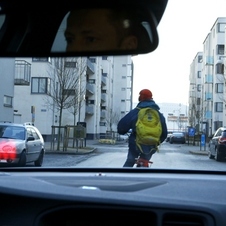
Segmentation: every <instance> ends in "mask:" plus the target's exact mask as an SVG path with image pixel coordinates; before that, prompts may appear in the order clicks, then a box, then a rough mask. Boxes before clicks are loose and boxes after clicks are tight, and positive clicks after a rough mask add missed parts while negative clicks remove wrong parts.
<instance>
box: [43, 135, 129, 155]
mask: <svg viewBox="0 0 226 226" xmlns="http://www.w3.org/2000/svg"><path fill="white" fill-rule="evenodd" d="M122 143H126V141H116V143H112V144H111V143H100V142H99V139H97V140H86V141H85V143H84V146H83V147H80V146H79V145H78V147H76V143H75V146H74V148H73V147H72V145H70V147H67V149H66V150H65V151H63V145H62V144H61V145H60V150H56V149H57V143H56V142H55V143H54V146H53V144H52V147H51V142H45V153H46V154H74V155H85V154H89V153H92V152H94V151H95V150H96V149H97V148H98V146H107V147H111V146H115V145H119V144H122Z"/></svg>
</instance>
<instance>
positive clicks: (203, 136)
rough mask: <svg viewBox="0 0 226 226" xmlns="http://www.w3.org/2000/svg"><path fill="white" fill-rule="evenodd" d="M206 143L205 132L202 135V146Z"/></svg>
mask: <svg viewBox="0 0 226 226" xmlns="http://www.w3.org/2000/svg"><path fill="white" fill-rule="evenodd" d="M205 144H206V136H205V134H202V135H201V146H205Z"/></svg>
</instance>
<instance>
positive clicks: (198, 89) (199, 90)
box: [197, 84, 202, 92]
mask: <svg viewBox="0 0 226 226" xmlns="http://www.w3.org/2000/svg"><path fill="white" fill-rule="evenodd" d="M201 90H202V85H201V84H198V85H197V91H198V92H201Z"/></svg>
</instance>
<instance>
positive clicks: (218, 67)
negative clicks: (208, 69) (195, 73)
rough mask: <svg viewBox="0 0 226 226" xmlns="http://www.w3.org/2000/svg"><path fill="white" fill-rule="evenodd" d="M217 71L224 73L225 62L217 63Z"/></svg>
mask: <svg viewBox="0 0 226 226" xmlns="http://www.w3.org/2000/svg"><path fill="white" fill-rule="evenodd" d="M216 73H217V74H224V64H222V63H218V64H216Z"/></svg>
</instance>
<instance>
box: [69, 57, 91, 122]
mask: <svg viewBox="0 0 226 226" xmlns="http://www.w3.org/2000/svg"><path fill="white" fill-rule="evenodd" d="M86 64H87V58H79V61H77V68H78V79H79V85H78V89H76V90H75V101H74V103H73V105H72V106H71V107H70V108H68V111H69V112H70V113H71V114H72V115H73V119H74V120H73V125H74V126H75V122H76V115H77V114H78V121H80V119H81V107H82V105H83V103H84V100H85V93H86Z"/></svg>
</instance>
